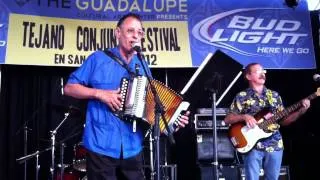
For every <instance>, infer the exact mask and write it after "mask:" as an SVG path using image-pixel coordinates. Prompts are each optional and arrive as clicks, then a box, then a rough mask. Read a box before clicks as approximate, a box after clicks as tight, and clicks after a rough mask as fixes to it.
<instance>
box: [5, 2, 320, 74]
mask: <svg viewBox="0 0 320 180" xmlns="http://www.w3.org/2000/svg"><path fill="white" fill-rule="evenodd" d="M128 12H133V13H137V14H139V15H141V17H142V20H143V27H144V31H145V36H144V38H143V39H142V41H141V49H142V52H143V56H144V58H145V60H146V61H147V63H148V64H149V66H150V67H160V68H161V67H165V68H170V67H198V66H199V65H200V64H201V63H202V61H203V60H204V59H205V57H206V56H207V55H208V53H214V52H215V51H217V50H218V49H219V50H221V51H223V52H225V53H226V54H228V55H229V56H231V57H232V58H233V59H235V60H236V61H238V62H239V63H241V64H242V65H244V66H245V65H247V64H248V63H250V62H259V63H261V64H262V65H263V66H264V67H265V68H269V69H271V68H272V69H312V68H316V64H315V58H314V49H313V40H312V31H311V23H310V14H309V12H308V8H307V3H306V1H304V0H300V1H299V4H298V6H297V7H296V8H294V9H293V8H289V7H287V6H286V5H285V3H284V0H269V1H258V0H245V1H239V0H202V1H199V0H117V1H114V0H0V64H19V65H43V66H80V65H81V64H82V63H83V62H84V61H85V60H86V58H87V57H88V56H89V55H90V54H91V53H92V52H94V51H97V50H103V49H105V48H109V47H115V46H116V45H117V39H116V38H115V36H114V32H115V28H116V27H115V26H116V23H117V21H118V20H119V19H120V17H121V16H122V15H124V14H126V13H128Z"/></svg>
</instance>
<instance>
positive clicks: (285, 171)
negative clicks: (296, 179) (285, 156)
mask: <svg viewBox="0 0 320 180" xmlns="http://www.w3.org/2000/svg"><path fill="white" fill-rule="evenodd" d="M239 170H240V176H241V178H240V179H241V180H245V179H246V177H245V172H244V171H245V169H244V167H243V166H240V167H239ZM264 179H265V178H264V172H263V169H261V170H260V177H259V180H264ZM279 180H290V171H289V166H281V169H280V176H279Z"/></svg>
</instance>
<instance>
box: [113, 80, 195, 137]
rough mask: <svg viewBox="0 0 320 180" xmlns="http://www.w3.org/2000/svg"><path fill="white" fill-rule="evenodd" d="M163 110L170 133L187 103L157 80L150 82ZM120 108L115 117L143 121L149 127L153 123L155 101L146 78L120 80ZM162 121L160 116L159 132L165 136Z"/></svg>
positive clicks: (165, 132)
mask: <svg viewBox="0 0 320 180" xmlns="http://www.w3.org/2000/svg"><path fill="white" fill-rule="evenodd" d="M150 83H152V84H153V86H154V87H155V90H156V91H157V94H158V96H159V98H160V101H161V103H162V105H163V108H164V119H165V120H166V122H167V124H168V128H169V129H170V132H174V131H175V129H176V128H177V122H176V121H177V119H178V117H179V115H180V113H181V112H182V111H185V110H187V109H188V107H189V105H190V104H189V103H188V102H186V101H183V98H182V97H181V96H180V95H179V94H177V93H176V92H175V91H173V90H172V89H170V88H168V87H167V86H165V85H164V84H163V83H161V82H159V81H157V80H151V82H150ZM120 93H121V98H122V100H121V107H120V110H119V111H118V112H117V115H118V116H120V117H122V118H124V119H129V120H130V119H131V120H134V119H138V120H140V119H141V120H143V121H145V122H147V123H149V124H151V125H154V123H155V105H156V104H155V101H154V96H153V93H152V91H151V87H150V85H149V82H148V79H147V77H144V76H136V77H135V78H133V79H131V80H129V79H127V78H122V80H121V84H120ZM164 119H163V117H162V116H161V117H160V122H159V127H160V132H161V133H164V134H167V135H168V132H167V130H166V127H165V124H164Z"/></svg>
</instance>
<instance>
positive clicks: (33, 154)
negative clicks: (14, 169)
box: [16, 151, 41, 180]
mask: <svg viewBox="0 0 320 180" xmlns="http://www.w3.org/2000/svg"><path fill="white" fill-rule="evenodd" d="M40 153H41V152H39V151H36V152H35V153H32V154H29V155H26V156H23V157H21V158H19V159H17V160H16V161H18V162H19V163H24V164H26V161H27V160H29V159H31V158H32V157H34V156H36V180H38V174H39V169H40V165H39V154H40ZM25 175H26V174H25ZM25 177H26V176H25ZM25 179H26V178H25Z"/></svg>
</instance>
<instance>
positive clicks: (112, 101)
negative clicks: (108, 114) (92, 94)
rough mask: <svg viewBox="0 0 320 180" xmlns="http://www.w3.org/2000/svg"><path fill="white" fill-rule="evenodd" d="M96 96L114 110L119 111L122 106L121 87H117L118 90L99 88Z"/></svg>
mask: <svg viewBox="0 0 320 180" xmlns="http://www.w3.org/2000/svg"><path fill="white" fill-rule="evenodd" d="M96 97H97V99H99V100H100V101H102V102H103V103H105V104H107V105H108V106H109V107H110V108H111V110H112V111H113V112H115V111H118V110H119V109H120V107H121V95H120V89H117V90H102V89H97V91H96Z"/></svg>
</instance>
